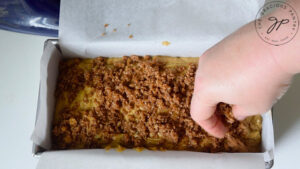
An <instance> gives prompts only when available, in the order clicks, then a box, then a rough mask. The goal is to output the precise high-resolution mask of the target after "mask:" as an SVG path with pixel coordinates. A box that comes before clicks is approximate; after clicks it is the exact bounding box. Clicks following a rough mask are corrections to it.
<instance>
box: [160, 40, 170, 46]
mask: <svg viewBox="0 0 300 169" xmlns="http://www.w3.org/2000/svg"><path fill="white" fill-rule="evenodd" d="M161 44H162V45H164V46H169V45H170V44H171V42H169V41H162V42H161Z"/></svg>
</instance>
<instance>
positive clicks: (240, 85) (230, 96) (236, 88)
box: [191, 0, 300, 138]
mask: <svg viewBox="0 0 300 169" xmlns="http://www.w3.org/2000/svg"><path fill="white" fill-rule="evenodd" d="M288 3H289V4H290V5H291V6H293V8H294V9H295V10H296V11H297V12H298V16H299V15H300V2H299V1H298V2H297V0H291V1H288ZM273 14H276V16H280V15H281V13H280V11H274V13H273ZM270 15H272V13H271V14H270ZM297 73H300V33H297V34H296V36H295V37H294V38H293V39H292V40H291V41H290V42H289V43H287V44H284V45H280V46H273V45H270V44H268V43H266V42H264V41H263V40H262V39H260V37H259V36H258V35H257V32H256V30H255V27H254V22H251V23H249V24H247V25H245V26H243V27H242V28H240V29H239V30H237V31H236V32H234V33H233V34H231V35H229V36H228V37H226V38H225V39H223V40H222V41H221V42H219V43H218V44H216V45H215V46H213V47H212V48H210V49H208V50H207V51H206V52H205V53H204V54H203V55H202V56H201V57H200V59H199V65H198V70H197V72H196V77H195V87H194V94H193V98H192V102H191V116H192V118H193V119H194V120H195V121H196V122H197V123H198V124H199V125H200V126H201V127H202V128H203V129H205V130H206V131H207V132H208V133H209V134H211V135H212V136H215V137H218V138H222V137H224V136H225V133H226V131H227V129H226V127H225V126H224V125H223V123H222V122H221V120H220V118H219V117H218V115H216V114H215V109H216V105H217V104H218V103H220V102H224V103H227V104H230V105H232V108H233V110H232V111H233V115H234V117H235V118H236V119H238V120H243V119H244V118H246V117H247V116H251V115H256V114H262V113H265V112H267V111H268V110H269V109H270V108H271V107H272V105H273V104H274V103H275V102H276V101H277V100H278V99H279V98H280V97H281V96H282V95H283V94H284V93H285V92H286V91H287V89H288V87H289V85H290V83H291V80H292V77H293V76H294V75H295V74H297Z"/></svg>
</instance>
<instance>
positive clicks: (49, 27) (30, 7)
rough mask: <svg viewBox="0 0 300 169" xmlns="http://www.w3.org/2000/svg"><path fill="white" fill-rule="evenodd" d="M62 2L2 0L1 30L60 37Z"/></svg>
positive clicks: (0, 6) (0, 9) (56, 0)
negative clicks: (59, 25)
mask: <svg viewBox="0 0 300 169" xmlns="http://www.w3.org/2000/svg"><path fill="white" fill-rule="evenodd" d="M59 6H60V0H0V29H5V30H9V31H15V32H21V33H29V34H36V35H42V36H51V37H57V36H58V24H59V23H58V21H59Z"/></svg>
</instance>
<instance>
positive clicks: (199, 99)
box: [191, 80, 227, 138]
mask: <svg viewBox="0 0 300 169" xmlns="http://www.w3.org/2000/svg"><path fill="white" fill-rule="evenodd" d="M196 85H198V84H197V80H196V81H195V90H194V94H193V98H192V101H191V117H192V119H193V120H194V121H195V122H197V123H198V124H199V125H200V126H201V127H202V128H203V129H204V130H206V131H207V132H208V133H209V134H211V135H212V136H215V137H218V138H223V137H224V136H225V133H226V131H227V129H226V127H225V126H224V124H223V123H222V121H221V119H220V118H219V117H218V116H217V115H216V114H215V110H216V105H217V103H216V102H214V101H212V100H211V99H210V98H208V97H205V95H204V94H202V92H201V91H199V90H197V87H196Z"/></svg>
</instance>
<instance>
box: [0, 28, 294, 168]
mask: <svg viewBox="0 0 300 169" xmlns="http://www.w3.org/2000/svg"><path fill="white" fill-rule="evenodd" d="M46 39H47V38H46V37H41V36H33V35H24V34H19V33H12V32H7V31H2V30H0V133H1V137H0V138H1V139H0V159H1V160H0V162H1V168H5V169H19V168H22V169H33V168H35V166H36V164H37V162H38V159H36V158H34V157H33V156H32V153H31V152H32V143H31V141H30V135H31V133H32V130H33V126H34V121H35V113H36V104H37V96H38V87H39V63H40V57H41V55H42V51H43V45H44V41H45V40H46ZM274 128H275V165H274V167H273V168H274V169H290V168H300V164H299V157H298V156H297V154H298V152H300V144H299V143H300V142H299V140H300V75H298V76H297V77H296V78H295V80H294V83H293V85H292V87H291V88H290V90H289V91H288V93H287V94H286V95H285V96H284V97H283V98H282V99H281V100H280V101H279V102H278V103H277V104H276V105H275V108H274Z"/></svg>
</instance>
